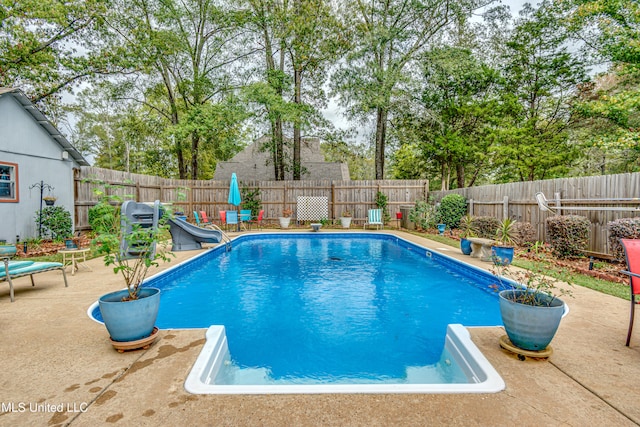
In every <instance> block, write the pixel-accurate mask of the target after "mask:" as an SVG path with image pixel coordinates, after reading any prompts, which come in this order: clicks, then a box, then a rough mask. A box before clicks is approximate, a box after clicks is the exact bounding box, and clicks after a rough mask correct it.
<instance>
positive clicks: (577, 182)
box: [429, 173, 640, 254]
mask: <svg viewBox="0 0 640 427" xmlns="http://www.w3.org/2000/svg"><path fill="white" fill-rule="evenodd" d="M539 191H541V192H542V193H544V195H545V196H546V197H547V199H548V201H549V205H550V206H552V207H553V206H562V207H565V208H567V207H597V208H606V207H628V208H631V209H633V208H636V207H640V198H639V197H640V173H627V174H619V175H603V176H589V177H580V178H559V179H550V180H544V181H528V182H514V183H509V184H499V185H485V186H480V187H469V188H460V189H456V190H450V191H432V192H430V193H429V197H430V198H431V199H432V200H433V201H434V202H438V201H440V200H441V199H442V198H443V197H444V196H445V195H447V194H451V193H457V194H461V195H462V196H464V197H465V198H466V199H467V201H468V203H469V213H470V214H472V215H476V216H494V217H496V218H498V219H503V218H505V217H510V218H513V219H516V220H518V221H523V222H529V223H531V224H532V225H533V227H534V228H535V229H536V232H537V239H538V240H540V241H544V240H545V238H546V220H547V218H548V217H549V216H553V215H581V216H585V217H587V218H588V219H589V221H590V222H591V237H590V241H589V249H588V250H589V251H591V252H595V253H599V254H609V253H610V251H609V231H608V228H607V224H608V223H609V222H610V221H613V220H616V219H618V218H632V217H635V216H639V214H640V213H638V212H631V211H629V212H623V211H606V210H576V211H571V210H565V209H563V210H560V211H557V213H552V212H543V211H542V210H540V209H539V207H538V204H537V202H536V200H535V194H536V193H537V192H539Z"/></svg>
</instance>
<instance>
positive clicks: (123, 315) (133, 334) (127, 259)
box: [92, 191, 172, 350]
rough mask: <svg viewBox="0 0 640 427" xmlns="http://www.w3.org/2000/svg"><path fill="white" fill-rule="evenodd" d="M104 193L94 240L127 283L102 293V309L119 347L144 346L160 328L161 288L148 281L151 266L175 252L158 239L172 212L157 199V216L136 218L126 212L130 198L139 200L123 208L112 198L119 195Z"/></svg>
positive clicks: (99, 204) (110, 331)
mask: <svg viewBox="0 0 640 427" xmlns="http://www.w3.org/2000/svg"><path fill="white" fill-rule="evenodd" d="M98 193H99V191H98ZM99 194H102V195H101V200H100V202H99V203H98V205H96V206H95V207H94V208H95V209H94V215H93V219H94V223H93V224H92V226H94V231H95V233H96V236H95V238H94V240H93V241H92V243H93V244H94V245H96V246H97V251H98V254H100V255H103V256H104V263H105V265H106V266H109V267H113V272H114V273H115V274H120V275H121V276H122V279H123V280H124V284H125V286H126V288H125V289H122V290H119V291H116V292H111V293H108V294H106V295H103V296H102V297H100V299H99V301H98V304H99V307H100V313H101V315H102V319H103V320H104V324H105V326H106V328H107V330H108V331H109V335H110V336H111V341H112V344H113V345H114V347H115V348H116V349H118V350H121V349H133V348H140V347H143V346H145V345H149V344H150V343H151V342H152V341H153V339H155V334H156V333H157V328H155V321H156V317H157V315H158V309H159V305H160V290H159V289H156V288H147V287H144V286H143V285H144V279H145V277H146V276H147V273H148V272H149V269H150V268H151V267H157V266H158V265H159V261H165V262H166V261H169V260H170V258H169V256H170V255H172V254H171V252H169V251H167V250H166V248H167V246H165V245H159V244H158V241H159V239H160V235H161V233H163V232H164V230H165V229H166V228H167V218H168V215H169V213H168V212H166V211H164V210H163V209H162V207H161V206H160V203H159V201H157V200H156V202H155V204H154V206H153V208H150V207H149V209H151V210H152V212H153V217H154V219H153V222H152V223H150V224H145V223H136V222H133V221H131V220H130V219H129V216H128V215H126V214H123V212H124V211H125V210H126V209H128V208H129V207H131V206H133V205H130V204H129V203H134V204H135V202H132V201H129V202H125V203H123V204H122V208H121V209H119V208H117V207H116V206H113V205H112V204H110V201H112V200H113V199H114V198H117V196H106V195H104V194H105V193H99ZM136 205H142V204H136ZM132 343H134V344H133V347H132V346H131V345H132ZM137 343H139V344H140V345H137Z"/></svg>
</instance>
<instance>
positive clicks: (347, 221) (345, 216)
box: [340, 209, 351, 228]
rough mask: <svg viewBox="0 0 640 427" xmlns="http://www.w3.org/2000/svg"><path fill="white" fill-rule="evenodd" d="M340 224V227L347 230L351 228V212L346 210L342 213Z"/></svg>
mask: <svg viewBox="0 0 640 427" xmlns="http://www.w3.org/2000/svg"><path fill="white" fill-rule="evenodd" d="M340 224H341V225H342V228H349V227H350V226H351V212H350V211H349V210H348V209H345V210H343V211H342V216H341V217H340Z"/></svg>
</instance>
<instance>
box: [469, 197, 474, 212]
mask: <svg viewBox="0 0 640 427" xmlns="http://www.w3.org/2000/svg"><path fill="white" fill-rule="evenodd" d="M469 216H473V199H469Z"/></svg>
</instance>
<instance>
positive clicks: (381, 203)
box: [376, 191, 391, 223]
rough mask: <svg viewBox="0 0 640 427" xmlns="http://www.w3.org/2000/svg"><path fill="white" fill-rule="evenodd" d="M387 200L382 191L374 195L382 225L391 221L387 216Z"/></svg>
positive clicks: (389, 216)
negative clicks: (380, 213)
mask: <svg viewBox="0 0 640 427" xmlns="http://www.w3.org/2000/svg"><path fill="white" fill-rule="evenodd" d="M388 199H389V198H388V197H387V195H386V194H384V193H383V192H382V191H378V192H377V193H376V206H377V207H378V208H379V209H382V221H383V222H384V223H387V222H389V220H390V219H391V215H389V212H387V203H388Z"/></svg>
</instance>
